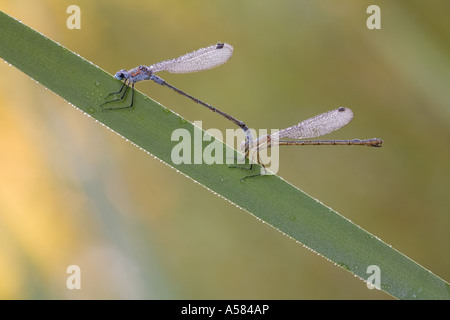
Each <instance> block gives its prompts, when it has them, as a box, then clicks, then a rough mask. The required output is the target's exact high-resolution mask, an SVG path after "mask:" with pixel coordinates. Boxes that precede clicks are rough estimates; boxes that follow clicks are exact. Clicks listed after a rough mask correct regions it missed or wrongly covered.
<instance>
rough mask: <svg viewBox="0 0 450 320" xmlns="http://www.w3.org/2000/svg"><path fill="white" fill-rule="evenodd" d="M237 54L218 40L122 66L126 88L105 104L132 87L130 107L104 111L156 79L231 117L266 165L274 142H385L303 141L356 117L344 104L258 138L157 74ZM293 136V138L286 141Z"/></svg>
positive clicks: (371, 142) (210, 64) (247, 148)
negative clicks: (265, 156)
mask: <svg viewBox="0 0 450 320" xmlns="http://www.w3.org/2000/svg"><path fill="white" fill-rule="evenodd" d="M232 54H233V47H232V46H231V45H229V44H227V43H217V44H215V45H211V46H209V47H206V48H202V49H199V50H196V51H193V52H190V53H187V54H185V55H182V56H180V57H178V58H175V59H171V60H165V61H162V62H158V63H155V64H153V65H151V66H143V65H141V66H138V67H136V68H134V69H131V70H128V71H127V70H125V69H122V70H120V71H118V72H117V73H116V74H115V76H114V77H115V78H116V79H118V80H124V81H123V84H122V87H121V88H120V90H119V91H117V92H112V93H110V94H109V95H108V96H107V98H108V97H109V96H111V95H120V96H119V97H118V98H116V99H113V100H108V101H106V102H104V103H103V104H102V106H103V105H106V104H108V105H109V104H110V103H113V102H117V101H122V100H124V98H125V97H126V93H127V91H128V89H129V88H130V86H131V103H130V104H129V105H126V106H116V107H113V106H110V107H108V108H103V110H117V109H129V108H132V107H133V104H134V85H135V83H136V82H139V81H143V80H152V81H154V82H156V83H157V84H160V85H162V86H166V87H168V88H170V89H172V90H174V91H175V92H177V93H179V94H181V95H183V96H185V97H187V98H189V99H191V100H192V101H194V102H196V103H198V104H200V105H202V106H204V107H206V108H208V109H209V110H211V111H213V112H215V113H218V114H220V115H221V116H222V117H224V118H226V119H228V120H230V121H231V122H233V123H234V124H235V125H237V126H239V127H240V128H241V129H242V130H243V131H244V134H245V137H246V140H245V142H244V143H243V149H244V153H245V156H247V157H249V159H251V160H252V159H254V160H255V161H256V162H258V163H259V164H261V165H262V166H264V163H262V162H261V160H260V158H259V155H258V154H259V151H260V150H262V149H263V148H270V147H272V146H274V145H280V146H281V145H358V146H369V147H381V145H382V143H383V141H382V140H381V139H377V138H373V139H363V140H360V139H352V140H301V139H310V138H317V137H320V136H323V135H325V134H328V133H330V132H333V131H335V130H338V129H340V128H342V127H343V126H345V125H347V124H348V123H349V122H350V121H351V120H352V119H353V112H352V110H350V109H349V108H345V107H340V108H338V109H335V110H332V111H328V112H325V113H322V114H319V115H317V116H315V117H312V118H310V119H307V120H304V121H302V122H300V123H299V124H297V125H294V126H292V127H289V128H286V129H283V130H280V131H278V132H276V133H273V134H271V135H265V136H262V137H259V138H258V139H256V140H254V139H253V136H252V134H251V131H250V130H249V129H248V127H247V126H246V124H245V123H244V122H243V121H240V120H237V119H236V118H235V117H233V116H231V115H229V114H227V113H225V112H223V111H221V110H219V109H217V108H215V107H213V106H211V105H210V104H208V103H205V102H203V101H202V100H200V99H197V98H195V97H193V96H191V95H189V94H187V93H185V92H184V91H182V90H180V89H178V88H176V87H174V86H172V85H170V84H169V83H167V82H166V81H165V80H163V79H162V78H160V77H159V76H157V75H156V74H155V73H158V72H161V71H168V72H170V73H192V72H198V71H204V70H207V69H211V68H215V67H217V66H219V65H222V64H224V63H225V62H227V61H228V59H230V58H231V56H232ZM286 139H290V140H286Z"/></svg>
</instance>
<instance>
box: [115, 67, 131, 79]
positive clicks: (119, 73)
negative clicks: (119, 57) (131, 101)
mask: <svg viewBox="0 0 450 320" xmlns="http://www.w3.org/2000/svg"><path fill="white" fill-rule="evenodd" d="M114 78H116V79H118V80H123V79H125V78H128V72H127V70H125V69H122V70H120V71H117V73H116V74H115V75H114Z"/></svg>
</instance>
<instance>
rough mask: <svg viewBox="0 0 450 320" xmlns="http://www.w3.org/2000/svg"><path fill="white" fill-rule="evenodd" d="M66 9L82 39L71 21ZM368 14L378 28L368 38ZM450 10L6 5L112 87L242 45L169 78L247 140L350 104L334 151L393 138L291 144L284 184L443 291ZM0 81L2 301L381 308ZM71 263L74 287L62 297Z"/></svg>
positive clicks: (183, 108)
mask: <svg viewBox="0 0 450 320" xmlns="http://www.w3.org/2000/svg"><path fill="white" fill-rule="evenodd" d="M71 4H77V5H78V6H79V7H80V8H81V30H69V29H68V28H67V27H66V20H67V18H68V17H69V14H67V13H66V9H67V7H68V6H69V5H71ZM372 4H378V5H379V6H380V8H381V19H382V20H381V27H382V28H381V30H369V29H368V28H367V27H366V19H367V18H368V17H369V15H368V14H367V13H366V9H367V7H368V6H369V5H372ZM449 9H450V2H448V1H447V0H435V1H432V2H424V1H419V0H415V1H410V0H398V1H389V2H388V1H378V3H376V2H374V1H353V0H347V1H331V0H320V1H299V0H290V1H266V0H264V1H262V0H259V1H255V0H253V1H237V0H228V1H219V0H214V1H206V0H193V1H183V0H171V1H137V0H130V1H117V0H116V1H106V0H103V1H76V2H74V3H72V2H69V1H57V0H53V1H51V0H48V1H44V0H39V1H36V0H17V1H6V0H1V1H0V10H2V11H4V12H6V13H7V14H9V15H12V16H13V17H15V18H16V19H19V20H21V21H22V22H23V23H25V24H27V25H28V26H30V27H32V28H34V29H36V30H37V31H39V32H41V33H43V34H44V35H46V36H48V37H49V38H51V39H53V40H55V41H57V42H59V43H60V44H62V45H63V46H65V47H67V48H68V49H70V50H72V51H74V52H76V53H78V54H80V55H81V56H83V57H84V58H86V59H87V60H89V61H91V62H93V63H94V64H96V65H98V66H100V67H101V68H103V69H105V70H107V71H108V72H110V73H111V74H114V73H115V72H116V71H117V70H119V69H122V68H125V69H129V68H132V67H135V66H137V65H140V64H145V65H150V64H153V63H155V62H158V61H161V60H166V59H170V58H175V57H177V56H179V55H181V54H184V53H187V52H190V51H193V50H196V49H198V48H201V47H205V46H207V45H210V44H214V43H216V42H218V41H223V42H228V43H230V44H232V45H233V46H234V55H233V57H232V58H231V60H230V61H229V62H228V63H227V64H225V65H223V66H221V67H219V68H217V69H214V70H209V71H205V72H201V73H196V74H187V75H172V74H166V73H164V74H161V77H162V78H164V79H165V80H167V81H168V82H169V83H171V84H173V85H175V86H176V87H178V88H180V89H182V90H185V91H186V92H188V93H190V94H192V95H194V96H196V97H199V98H201V99H202V100H204V101H207V102H209V103H211V104H212V105H214V106H217V107H219V108H220V109H222V110H224V111H226V112H228V113H230V114H232V115H234V116H236V117H237V118H239V119H243V120H244V121H245V122H246V123H247V124H248V125H249V126H250V127H252V128H256V129H260V128H269V129H271V128H284V127H287V126H291V125H293V124H295V123H297V122H299V121H300V120H303V119H306V118H308V117H311V116H314V115H316V114H319V113H322V112H325V111H328V110H331V109H334V108H337V107H339V106H346V107H349V108H351V109H352V110H353V112H354V114H355V118H354V120H353V122H352V123H351V124H350V125H349V126H347V127H345V128H343V129H342V130H339V131H338V132H335V133H333V134H330V135H329V136H328V138H335V139H352V138H373V137H377V138H382V139H383V140H384V142H385V143H384V145H383V147H382V148H381V149H372V148H359V147H302V148H300V147H298V148H296V147H290V148H285V149H281V150H280V153H281V160H280V161H281V168H280V171H279V175H281V176H282V177H283V178H285V179H286V180H288V181H289V182H291V183H292V184H294V185H296V186H298V187H299V188H300V189H302V190H304V191H305V192H306V193H308V194H310V195H311V196H313V197H315V198H317V199H319V200H320V201H322V202H323V203H325V204H326V205H328V206H330V207H332V208H333V209H335V210H336V211H338V212H339V213H340V214H342V215H343V216H345V217H347V218H349V219H350V220H352V221H353V222H355V223H356V224H358V225H360V226H361V227H362V228H364V229H366V230H367V231H369V232H371V233H373V234H375V235H376V236H378V237H379V238H381V239H382V240H383V241H385V242H387V243H389V244H391V245H392V246H393V247H394V248H396V249H397V250H399V251H400V252H402V253H404V254H405V255H407V256H408V257H410V258H411V259H413V260H415V261H417V262H418V263H420V264H421V265H423V266H425V267H426V268H427V269H429V270H430V271H432V272H433V273H435V274H436V275H438V276H440V277H442V278H443V279H446V280H448V279H449V276H450V257H449V252H450V241H449V240H450V239H449V225H450V223H449V222H450V221H449V220H450V219H449V214H450V196H449V191H450V88H449V84H450V60H449V57H450V21H449V19H448V17H447V14H448V12H449ZM0 32H1V30H0ZM0 45H1V44H0ZM0 74H1V75H2V76H1V77H0V104H1V107H0V136H1V138H0V150H1V157H0V161H1V163H0V175H1V183H0V275H1V276H0V298H3V299H15V298H19V299H36V298H39V299H48V298H56V299H79V298H86V299H108V298H116V299H130V298H146V299H386V298H390V297H389V296H388V295H386V294H384V293H382V292H379V291H376V290H368V289H367V287H366V285H365V283H364V282H362V281H360V280H359V279H356V278H355V277H354V276H353V275H351V274H350V273H348V272H347V271H345V270H343V269H340V268H338V267H336V266H335V265H334V264H333V263H330V262H328V261H326V260H325V259H323V258H321V257H319V256H318V255H316V254H315V253H312V252H310V251H309V250H307V249H306V248H304V247H303V246H301V245H300V244H298V243H296V242H295V241H293V240H292V239H289V238H287V237H285V236H283V235H282V234H281V233H279V232H277V231H276V230H274V229H272V228H271V227H269V226H267V225H266V224H262V223H260V222H259V221H257V220H256V219H254V218H253V217H252V216H250V215H249V214H247V213H246V212H244V211H242V210H239V209H237V208H236V207H234V206H233V205H231V204H229V203H228V202H227V201H224V200H223V199H221V198H219V197H217V196H215V195H214V194H212V193H211V192H209V191H207V190H206V189H204V188H203V187H201V186H199V185H198V184H196V183H194V182H192V181H191V180H189V179H186V178H185V177H184V176H183V175H180V174H177V173H176V172H175V171H174V170H172V169H170V168H169V167H167V166H165V165H164V164H162V163H160V162H159V161H158V160H157V159H154V158H152V157H149V156H148V155H147V154H145V153H144V152H142V151H140V150H139V149H137V148H135V147H134V146H132V145H131V144H129V143H127V142H126V141H125V140H123V139H122V138H120V137H119V136H117V135H115V134H114V133H113V132H111V131H109V130H106V129H105V128H104V127H103V126H101V125H99V124H98V123H95V122H94V121H93V120H92V119H90V118H88V117H85V116H84V115H83V114H82V113H81V112H78V111H77V110H76V109H75V108H73V107H71V106H70V105H69V104H68V103H67V102H65V101H64V100H63V99H61V98H60V97H58V96H56V95H55V94H54V93H53V92H51V91H49V90H46V89H45V88H44V87H43V86H42V85H40V84H38V83H36V82H35V81H33V80H32V79H30V78H29V77H28V76H26V75H24V74H23V73H21V72H20V71H18V70H17V69H15V68H14V67H11V66H9V65H8V64H6V63H3V64H0ZM137 89H138V90H140V91H143V92H145V93H146V94H148V95H149V96H150V97H152V98H153V99H155V100H157V101H159V102H161V103H162V104H163V105H165V106H167V107H169V108H170V109H172V110H174V111H175V112H177V113H179V114H181V115H182V116H183V117H186V118H187V119H189V120H190V121H194V120H202V121H203V128H204V129H208V128H219V129H221V130H225V129H226V128H229V127H230V124H229V123H228V122H227V121H226V120H224V119H222V118H220V117H219V116H217V115H215V114H213V113H211V112H209V111H207V110H205V109H204V108H202V107H200V106H198V105H196V104H193V103H192V102H190V101H188V100H187V99H185V98H183V97H181V96H179V95H176V94H174V93H173V92H171V91H170V90H168V89H166V88H163V87H160V86H157V85H155V84H154V83H151V82H146V83H144V82H143V83H139V84H138V85H137ZM74 90H77V89H76V88H74ZM72 264H75V265H78V266H80V268H81V286H82V288H81V290H68V289H67V287H66V279H67V277H68V276H69V275H68V274H67V273H66V268H67V267H68V266H69V265H72Z"/></svg>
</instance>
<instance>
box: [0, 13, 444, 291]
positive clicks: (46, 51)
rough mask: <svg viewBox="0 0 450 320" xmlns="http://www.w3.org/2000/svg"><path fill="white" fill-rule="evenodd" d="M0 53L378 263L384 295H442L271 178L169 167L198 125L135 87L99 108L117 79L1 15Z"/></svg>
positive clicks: (320, 248)
mask: <svg viewBox="0 0 450 320" xmlns="http://www.w3.org/2000/svg"><path fill="white" fill-rule="evenodd" d="M0 56H1V57H2V58H3V59H4V60H5V61H7V62H8V63H10V64H11V65H13V66H15V67H16V68H18V69H19V70H21V71H22V72H24V73H25V74H27V75H29V76H30V77H32V78H33V79H35V80H36V81H38V82H39V83H41V84H42V85H43V86H45V87H47V88H48V89H50V90H52V91H54V92H55V93H57V94H58V95H60V96H61V97H63V98H64V99H65V100H67V101H68V102H69V103H71V104H73V105H74V106H76V107H77V108H79V109H81V110H82V111H84V112H85V113H86V114H88V115H89V116H91V117H93V118H95V119H96V120H98V121H99V122H101V123H103V124H105V125H106V126H108V127H109V128H111V129H112V130H114V131H115V132H117V133H118V134H120V135H122V136H123V137H125V138H126V139H128V140H130V141H131V142H132V143H134V144H136V145H137V146H139V147H141V148H142V149H144V150H146V151H148V152H149V153H151V154H152V155H154V156H155V157H157V158H159V159H161V160H162V161H163V162H165V163H167V164H168V165H170V166H172V167H174V168H175V169H177V170H179V171H180V172H182V173H183V174H184V175H186V176H188V177H190V178H191V179H193V180H195V181H197V182H199V183H200V184H201V185H203V186H205V187H206V188H208V189H210V190H211V191H213V192H215V193H217V194H218V195H220V196H221V197H223V198H225V199H227V200H229V201H230V202H232V203H234V204H236V205H237V206H239V207H241V208H243V209H244V210H246V211H247V212H249V213H251V214H252V215H254V216H255V217H257V218H258V219H260V220H262V221H264V222H265V223H267V224H269V225H271V226H273V227H274V228H276V229H278V230H280V231H281V232H282V233H284V234H286V235H288V236H290V237H292V238H293V239H295V240H297V241H298V242H300V243H302V244H304V245H305V246H307V247H308V248H310V249H312V250H314V251H315V252H317V253H319V254H321V255H322V256H324V257H325V258H327V259H329V260H331V261H333V262H334V263H336V264H337V265H339V266H341V267H343V268H345V269H346V270H348V271H349V272H351V273H353V274H354V275H356V276H358V277H360V278H361V279H367V278H368V277H369V276H370V274H368V273H367V268H368V267H369V266H371V265H376V266H378V267H379V268H380V270H381V289H382V290H384V291H385V292H386V293H388V294H390V295H392V296H394V297H397V298H400V299H448V298H449V285H448V283H447V282H445V281H444V280H442V279H441V278H439V277H437V276H436V275H434V274H433V273H431V272H430V271H428V270H426V269H425V268H423V267H422V266H420V265H418V264H417V263H415V262H414V261H412V260H411V259H409V258H408V257H406V256H404V255H403V254H401V253H400V252H398V251H396V250H395V249H393V248H392V247H390V246H389V245H387V244H385V243H384V242H382V241H381V240H380V239H378V238H377V237H375V236H373V235H371V234H370V233H368V232H366V231H365V230H363V229H362V228H360V227H359V226H357V225H355V224H354V223H352V222H351V221H349V220H347V219H346V218H344V217H342V216H341V215H339V214H338V213H336V212H335V211H333V210H331V209H330V208H328V207H326V206H325V205H323V204H322V203H320V202H319V201H317V200H315V199H313V198H311V197H310V196H308V195H307V194H305V193H303V192H302V191H301V190H299V189H298V188H296V187H295V186H292V185H291V184H289V183H287V182H286V181H284V180H282V179H281V178H279V177H277V176H266V177H261V178H257V179H248V180H246V181H245V182H244V183H242V182H241V181H240V179H241V178H242V177H243V176H245V175H246V174H247V173H245V172H243V171H242V170H238V169H230V168H228V167H227V165H225V164H224V165H218V164H213V165H207V164H195V165H194V164H192V165H187V164H184V165H175V164H173V163H172V161H171V152H172V148H173V147H174V145H176V144H177V143H178V142H172V141H171V135H172V132H173V131H174V130H175V129H179V128H184V129H186V130H187V131H189V132H190V133H191V136H194V132H196V133H197V134H198V133H201V132H200V131H199V129H198V128H196V127H194V126H193V125H192V124H191V123H189V122H187V121H186V120H184V119H182V118H181V117H179V116H178V115H176V114H174V113H173V112H171V111H169V110H168V109H166V108H165V107H163V106H161V105H159V104H157V103H156V102H154V101H153V100H151V99H149V98H148V97H145V96H144V95H142V94H141V93H139V92H136V95H135V108H134V109H132V110H120V111H109V112H103V111H102V110H101V109H100V107H99V105H100V103H102V102H103V101H104V97H105V96H106V95H107V94H108V93H109V92H110V91H114V90H117V89H118V88H119V87H120V85H121V83H120V82H119V81H118V80H115V79H114V78H113V77H111V75H109V74H107V73H106V72H104V71H103V70H101V69H100V68H98V67H97V66H95V65H93V64H92V63H90V62H88V61H86V60H84V59H83V58H81V57H80V56H78V55H76V54H74V53H73V52H71V51H69V50H68V49H66V48H64V47H62V46H60V45H59V44H57V43H55V42H53V41H52V40H50V39H48V38H46V37H44V36H43V35H41V34H39V33H38V32H36V31H34V30H32V29H30V28H29V27H27V26H25V25H23V24H22V23H20V22H19V21H17V20H15V19H13V18H11V17H9V16H8V15H6V14H4V13H2V12H0ZM201 134H203V133H201ZM221 148H223V150H224V151H225V150H226V149H227V148H228V147H227V146H225V145H223V144H221ZM224 154H225V153H224ZM257 169H258V168H257Z"/></svg>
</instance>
